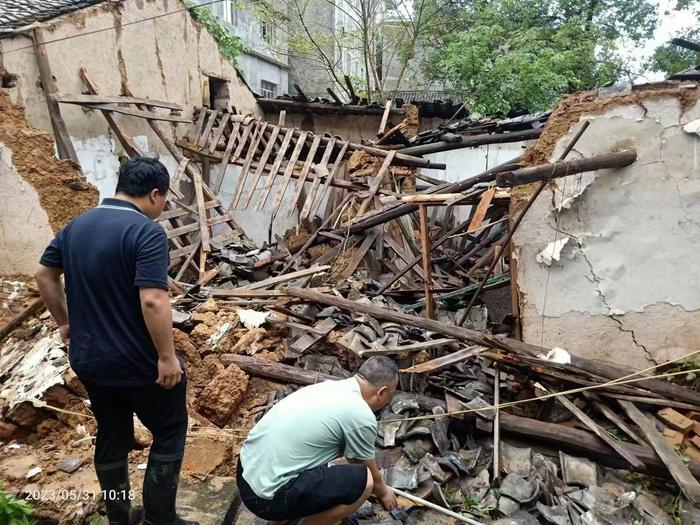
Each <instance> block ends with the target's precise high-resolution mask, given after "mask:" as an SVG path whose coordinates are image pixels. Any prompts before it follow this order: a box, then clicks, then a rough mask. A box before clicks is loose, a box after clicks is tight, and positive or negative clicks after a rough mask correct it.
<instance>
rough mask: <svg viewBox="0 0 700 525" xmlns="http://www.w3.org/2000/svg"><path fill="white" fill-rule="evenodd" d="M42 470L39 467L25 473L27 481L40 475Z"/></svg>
mask: <svg viewBox="0 0 700 525" xmlns="http://www.w3.org/2000/svg"><path fill="white" fill-rule="evenodd" d="M42 470H43V469H42V468H41V467H34V468H32V469H29V472H27V479H32V478H33V477H34V476H36V475H38V474H40V473H41V471H42Z"/></svg>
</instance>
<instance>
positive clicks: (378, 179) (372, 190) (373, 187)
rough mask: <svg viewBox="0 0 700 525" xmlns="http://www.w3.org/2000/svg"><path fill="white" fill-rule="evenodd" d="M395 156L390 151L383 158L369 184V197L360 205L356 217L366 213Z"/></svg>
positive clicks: (394, 152) (394, 153)
mask: <svg viewBox="0 0 700 525" xmlns="http://www.w3.org/2000/svg"><path fill="white" fill-rule="evenodd" d="M395 156H396V150H391V151H390V152H389V153H388V154H387V156H386V157H385V158H384V162H383V163H382V166H381V168H379V171H378V172H377V175H376V176H375V177H374V178H373V179H372V180H371V181H370V183H369V196H368V197H367V198H366V199H365V200H364V201H363V202H362V205H361V206H360V209H359V210H358V212H357V216H360V215H363V214H364V213H365V212H366V211H367V208H368V207H369V204H370V203H371V202H372V201H373V200H374V197H375V195H377V190H378V189H379V186H381V185H382V182H383V181H384V177H386V175H387V173H389V167H390V166H391V163H392V162H394V157H395Z"/></svg>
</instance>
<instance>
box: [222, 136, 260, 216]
mask: <svg viewBox="0 0 700 525" xmlns="http://www.w3.org/2000/svg"><path fill="white" fill-rule="evenodd" d="M264 129H265V126H258V127H257V128H256V129H255V136H254V137H253V141H252V142H251V145H250V147H249V148H248V153H247V154H246V157H245V161H244V162H243V167H242V168H241V173H240V175H239V176H238V186H237V187H236V191H235V193H234V195H233V198H232V199H231V204H229V207H228V209H229V211H230V210H232V209H234V208H236V207H237V206H238V201H239V200H240V199H241V195H242V194H243V188H244V186H245V182H246V179H247V178H248V171H249V170H250V165H251V163H252V162H253V157H254V156H255V152H256V151H257V149H258V145H259V144H260V140H261V139H262V136H263V134H264Z"/></svg>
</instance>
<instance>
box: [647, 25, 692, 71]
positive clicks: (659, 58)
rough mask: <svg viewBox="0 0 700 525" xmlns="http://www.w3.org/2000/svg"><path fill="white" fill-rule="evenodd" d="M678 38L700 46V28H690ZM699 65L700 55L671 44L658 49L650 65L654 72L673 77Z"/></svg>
mask: <svg viewBox="0 0 700 525" xmlns="http://www.w3.org/2000/svg"><path fill="white" fill-rule="evenodd" d="M678 37H679V38H684V39H686V40H689V41H691V42H694V43H697V44H700V27H695V28H688V29H686V30H685V31H683V32H681V33H680V34H679V35H678ZM698 64H700V53H698V52H697V51H693V50H692V49H686V48H684V47H681V46H677V45H675V44H670V43H669V44H664V45H663V46H659V47H657V48H656V50H655V51H654V55H653V56H652V57H651V60H650V61H649V64H648V65H649V69H651V70H652V71H658V72H661V73H665V74H666V75H673V74H675V73H678V72H680V71H683V70H684V69H688V68H689V67H695V66H697V65H698Z"/></svg>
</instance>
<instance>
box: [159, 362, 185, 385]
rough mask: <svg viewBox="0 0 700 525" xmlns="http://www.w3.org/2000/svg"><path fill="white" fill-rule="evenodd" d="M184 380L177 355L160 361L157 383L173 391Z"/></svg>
mask: <svg viewBox="0 0 700 525" xmlns="http://www.w3.org/2000/svg"><path fill="white" fill-rule="evenodd" d="M181 379H182V367H181V366H180V361H178V360H177V357H175V354H172V356H170V357H165V358H162V357H161V358H159V359H158V379H157V380H156V383H158V384H159V385H160V386H162V387H163V388H165V389H166V390H169V389H171V388H172V387H174V386H175V385H177V384H178V383H179V382H180V380H181Z"/></svg>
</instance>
